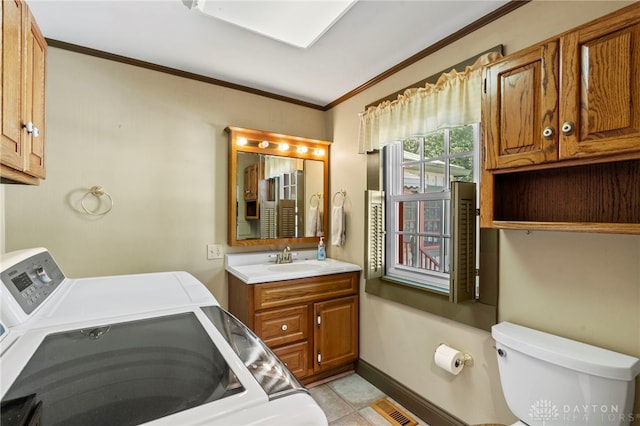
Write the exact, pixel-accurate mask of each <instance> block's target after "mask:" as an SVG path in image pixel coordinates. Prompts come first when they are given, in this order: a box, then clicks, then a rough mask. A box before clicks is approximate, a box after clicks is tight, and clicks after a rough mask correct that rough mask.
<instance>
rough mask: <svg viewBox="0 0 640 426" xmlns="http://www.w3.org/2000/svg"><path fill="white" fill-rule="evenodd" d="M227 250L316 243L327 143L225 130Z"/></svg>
mask: <svg viewBox="0 0 640 426" xmlns="http://www.w3.org/2000/svg"><path fill="white" fill-rule="evenodd" d="M227 131H228V132H229V133H230V138H229V141H230V149H229V165H230V167H229V228H228V232H229V244H230V245H260V244H278V243H287V244H289V243H303V242H316V241H317V239H318V238H317V237H318V236H321V235H324V231H325V229H326V226H327V218H326V215H325V212H326V210H327V199H326V194H327V193H328V149H329V142H326V141H318V140H313V139H305V138H299V137H293V136H286V135H280V134H273V133H268V132H263V131H259V130H249V129H240V128H236V127H229V128H227Z"/></svg>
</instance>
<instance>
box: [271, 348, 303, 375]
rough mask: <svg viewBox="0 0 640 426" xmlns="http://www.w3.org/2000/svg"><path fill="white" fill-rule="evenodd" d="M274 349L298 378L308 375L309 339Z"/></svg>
mask: <svg viewBox="0 0 640 426" xmlns="http://www.w3.org/2000/svg"><path fill="white" fill-rule="evenodd" d="M272 351H273V353H274V354H276V356H277V357H278V358H280V361H282V362H283V363H284V365H286V366H287V368H288V369H289V371H291V372H292V373H293V375H294V376H296V377H297V378H298V379H300V378H302V377H304V376H306V375H307V368H308V367H307V366H308V364H309V359H308V358H307V354H308V353H309V343H308V342H307V341H304V342H300V343H294V344H292V345H287V346H281V347H279V348H277V349H272Z"/></svg>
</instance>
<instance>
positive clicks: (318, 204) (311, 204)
mask: <svg viewBox="0 0 640 426" xmlns="http://www.w3.org/2000/svg"><path fill="white" fill-rule="evenodd" d="M321 196H322V194H320V193H319V192H318V193H317V194H313V195H312V196H311V198H309V205H310V206H311V207H319V206H320V197H321ZM313 200H316V205H315V206H314V205H313Z"/></svg>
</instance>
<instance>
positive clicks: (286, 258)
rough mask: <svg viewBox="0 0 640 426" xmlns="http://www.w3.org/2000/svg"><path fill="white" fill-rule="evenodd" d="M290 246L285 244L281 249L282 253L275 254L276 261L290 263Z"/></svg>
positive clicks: (291, 260)
mask: <svg viewBox="0 0 640 426" xmlns="http://www.w3.org/2000/svg"><path fill="white" fill-rule="evenodd" d="M290 250H291V248H290V247H289V246H286V247H285V248H284V250H282V254H277V255H276V263H291V262H293V259H292V258H291V251H290Z"/></svg>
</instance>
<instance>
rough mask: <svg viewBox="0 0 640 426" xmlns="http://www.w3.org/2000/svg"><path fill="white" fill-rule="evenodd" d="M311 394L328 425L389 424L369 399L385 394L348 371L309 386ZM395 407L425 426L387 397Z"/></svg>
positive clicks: (377, 425) (425, 425) (424, 424)
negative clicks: (345, 373)
mask: <svg viewBox="0 0 640 426" xmlns="http://www.w3.org/2000/svg"><path fill="white" fill-rule="evenodd" d="M309 392H310V393H311V396H312V397H313V399H314V400H315V401H316V402H317V403H318V405H319V406H320V408H322V410H324V413H325V415H326V416H327V420H328V421H329V425H330V426H352V425H354V426H367V425H374V426H389V425H390V423H389V421H387V420H386V419H385V418H384V417H383V416H382V415H380V414H379V413H378V412H377V411H376V410H374V409H373V408H372V407H371V403H372V402H375V401H377V400H378V399H380V398H384V397H385V396H386V395H385V394H384V393H382V391H380V390H379V389H378V388H376V387H375V386H373V385H372V384H371V383H369V382H367V381H366V380H365V379H363V378H362V377H360V376H359V375H357V374H351V375H348V376H345V377H341V378H338V379H336V380H334V381H331V382H328V383H324V384H321V385H318V386H315V387H312V388H310V389H309ZM389 400H390V401H391V402H393V403H394V404H395V405H396V406H398V408H399V409H401V410H403V411H404V412H405V413H406V414H407V415H408V416H410V417H412V418H413V419H414V420H416V421H417V422H418V424H419V425H422V426H428V425H427V424H426V423H425V422H423V421H422V420H420V419H419V418H418V417H417V416H416V415H415V414H413V413H411V412H409V411H408V410H406V409H405V408H404V407H402V406H401V405H399V404H398V403H396V402H395V401H393V400H392V399H391V398H389Z"/></svg>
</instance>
